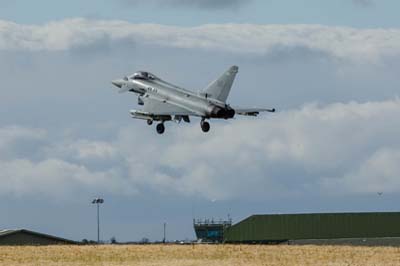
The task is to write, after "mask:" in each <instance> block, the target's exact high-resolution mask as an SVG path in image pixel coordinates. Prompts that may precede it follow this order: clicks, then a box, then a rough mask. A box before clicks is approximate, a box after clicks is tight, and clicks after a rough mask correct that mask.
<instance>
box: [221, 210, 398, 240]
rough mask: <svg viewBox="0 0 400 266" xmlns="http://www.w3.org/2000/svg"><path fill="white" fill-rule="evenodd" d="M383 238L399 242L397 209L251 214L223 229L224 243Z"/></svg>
mask: <svg viewBox="0 0 400 266" xmlns="http://www.w3.org/2000/svg"><path fill="white" fill-rule="evenodd" d="M384 238H385V239H388V238H390V239H392V240H393V239H394V238H398V239H397V242H398V243H397V244H399V243H400V213H399V212H375V213H311V214H272V215H252V216H250V217H248V218H246V219H244V220H243V221H241V222H239V223H237V224H234V225H232V226H230V227H227V228H226V230H225V232H224V242H225V243H282V242H289V243H290V242H291V241H293V243H296V241H297V242H298V243H301V241H304V240H320V242H319V243H328V244H329V243H335V242H334V240H338V239H342V240H344V242H343V243H346V240H349V239H352V240H356V241H355V242H357V239H358V240H360V241H364V242H365V241H367V240H373V239H375V240H377V239H381V240H382V239H384ZM323 241H325V242H323ZM309 243H313V242H309ZM314 243H315V244H318V242H314Z"/></svg>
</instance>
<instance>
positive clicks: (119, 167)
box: [0, 0, 400, 241]
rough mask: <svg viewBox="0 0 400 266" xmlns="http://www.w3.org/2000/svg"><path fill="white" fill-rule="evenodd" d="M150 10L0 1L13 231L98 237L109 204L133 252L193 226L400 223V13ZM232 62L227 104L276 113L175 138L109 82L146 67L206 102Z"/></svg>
mask: <svg viewBox="0 0 400 266" xmlns="http://www.w3.org/2000/svg"><path fill="white" fill-rule="evenodd" d="M141 2H143V1H137V0H120V1H105V0H103V1H94V0H88V1H75V0H73V1H61V2H60V1H58V2H56V1H44V0H43V1H22V0H16V1H10V0H0V79H1V80H2V86H1V87H0V92H1V97H0V169H1V171H0V183H1V184H2V185H1V186H0V213H2V214H5V215H3V216H2V217H3V218H2V220H1V221H0V229H2V228H18V227H24V228H28V229H33V230H38V231H41V232H44V233H51V234H56V235H60V236H63V237H67V238H71V239H76V240H81V239H83V238H87V239H95V238H96V230H95V228H94V225H95V223H96V219H95V211H96V209H95V208H94V206H92V205H91V204H90V202H91V200H92V198H93V197H96V196H102V197H104V198H105V204H104V205H103V206H102V221H103V222H102V228H103V229H102V238H103V239H105V240H107V239H110V238H111V237H112V236H115V237H116V238H117V240H122V241H128V240H140V239H141V238H142V237H148V238H150V239H152V240H159V239H161V237H162V224H163V223H164V222H167V223H168V234H167V237H168V239H171V240H173V239H185V238H188V239H192V238H194V232H193V228H192V218H193V217H197V218H226V217H227V215H228V214H230V215H231V217H233V219H234V221H235V222H237V221H240V220H241V219H243V218H245V217H247V216H249V215H251V214H254V213H285V212H297V213H298V212H329V211H335V212H340V211H396V210H398V206H397V204H396V202H399V200H400V181H399V178H398V177H399V175H400V166H399V164H398V162H399V160H400V141H399V138H398V136H399V135H400V126H399V123H398V117H399V116H400V100H399V84H400V79H399V75H398V69H400V63H399V62H400V60H399V59H400V28H399V27H400V25H399V22H400V20H398V18H397V16H398V14H397V10H399V7H400V6H399V5H400V3H399V2H398V1H389V0H381V1H379V2H378V1H368V0H355V1H352V0H337V1H314V0H308V1H306V0H303V1H275V0H269V1H257V0H253V1H236V0H220V1H218V2H216V1H210V0H165V1H161V0H152V1H149V3H148V4H141ZM143 23H156V24H155V25H143ZM247 23H249V24H247ZM206 24H214V25H206ZM250 24H251V25H250ZM281 24H282V25H281ZM231 65H239V67H240V70H239V74H238V76H237V79H236V81H235V83H234V86H233V88H232V91H231V95H230V96H229V103H231V104H232V105H234V106H257V107H275V108H277V110H278V112H277V113H276V114H273V115H271V114H268V115H263V116H260V117H258V118H256V119H253V118H237V119H235V120H232V121H212V122H211V132H210V133H209V134H206V135H205V134H203V133H202V132H201V130H200V127H199V124H198V122H199V121H197V120H196V119H193V122H192V123H191V124H189V125H188V124H184V125H182V124H180V125H178V124H175V123H168V124H166V134H165V135H163V136H162V137H160V136H158V135H157V134H156V133H155V130H154V128H153V127H149V126H147V125H146V124H145V123H143V121H136V120H132V119H131V118H130V116H129V110H130V109H138V108H139V106H137V104H136V103H137V98H136V96H134V95H132V94H118V93H117V92H116V90H115V88H114V87H113V86H112V85H111V83H110V81H111V80H112V79H115V78H120V77H123V76H125V75H127V74H131V73H132V72H134V71H136V70H138V69H147V70H150V71H151V72H154V73H155V74H156V75H158V76H160V77H162V78H163V79H166V80H168V81H170V82H172V83H176V84H178V85H181V86H184V87H187V88H189V89H193V90H195V91H198V90H201V89H202V88H204V87H205V86H206V85H207V84H208V83H209V82H210V81H211V80H213V79H214V78H216V77H217V76H218V75H220V74H221V73H222V72H223V71H224V70H226V69H227V68H228V67H229V66H231ZM378 192H383V195H382V196H379V195H378Z"/></svg>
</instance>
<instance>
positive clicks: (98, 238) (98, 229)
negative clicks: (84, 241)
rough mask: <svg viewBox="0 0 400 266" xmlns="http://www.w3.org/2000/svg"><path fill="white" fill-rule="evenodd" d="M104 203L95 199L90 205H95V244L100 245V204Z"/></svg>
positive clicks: (99, 199)
mask: <svg viewBox="0 0 400 266" xmlns="http://www.w3.org/2000/svg"><path fill="white" fill-rule="evenodd" d="M102 203H104V199H101V198H95V199H94V200H93V201H92V204H96V205H97V244H100V204H102Z"/></svg>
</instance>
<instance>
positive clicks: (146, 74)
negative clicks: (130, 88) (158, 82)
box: [130, 71, 154, 80]
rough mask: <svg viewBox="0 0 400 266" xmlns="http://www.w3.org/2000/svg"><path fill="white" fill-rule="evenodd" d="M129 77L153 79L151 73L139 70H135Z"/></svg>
mask: <svg viewBox="0 0 400 266" xmlns="http://www.w3.org/2000/svg"><path fill="white" fill-rule="evenodd" d="M130 78H131V79H144V80H149V79H154V76H153V75H152V74H150V73H149V72H145V71H139V72H136V73H135V74H133V75H132V76H131V77H130Z"/></svg>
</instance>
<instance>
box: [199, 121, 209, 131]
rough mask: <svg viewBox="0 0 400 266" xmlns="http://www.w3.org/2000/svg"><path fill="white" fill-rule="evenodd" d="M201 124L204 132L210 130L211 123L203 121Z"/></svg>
mask: <svg viewBox="0 0 400 266" xmlns="http://www.w3.org/2000/svg"><path fill="white" fill-rule="evenodd" d="M200 126H201V130H203V132H205V133H207V132H208V131H210V124H209V123H208V122H206V121H202V122H201V123H200Z"/></svg>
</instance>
